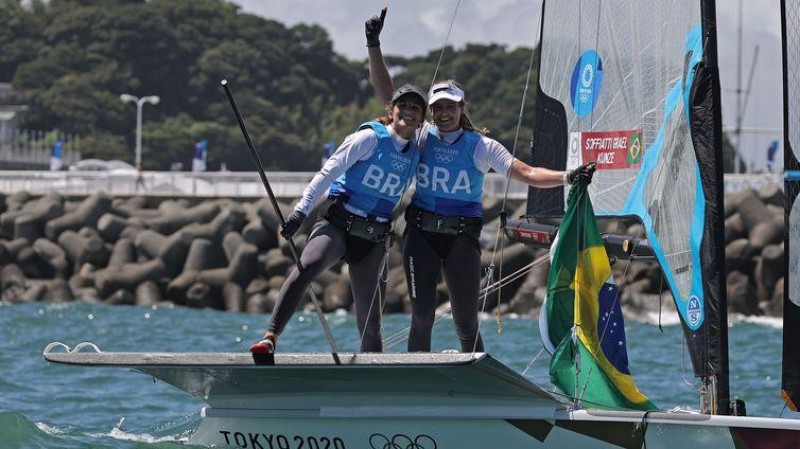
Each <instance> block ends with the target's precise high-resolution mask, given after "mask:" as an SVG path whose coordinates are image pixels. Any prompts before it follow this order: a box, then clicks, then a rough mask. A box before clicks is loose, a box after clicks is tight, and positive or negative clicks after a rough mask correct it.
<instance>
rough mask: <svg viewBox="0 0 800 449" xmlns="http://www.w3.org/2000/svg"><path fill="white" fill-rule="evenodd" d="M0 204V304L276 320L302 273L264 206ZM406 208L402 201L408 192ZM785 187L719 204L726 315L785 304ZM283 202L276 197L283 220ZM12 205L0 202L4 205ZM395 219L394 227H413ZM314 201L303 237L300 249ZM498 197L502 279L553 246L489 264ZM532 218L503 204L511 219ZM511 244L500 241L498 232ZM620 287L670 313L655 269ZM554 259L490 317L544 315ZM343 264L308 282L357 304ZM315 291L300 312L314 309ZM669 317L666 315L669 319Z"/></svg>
mask: <svg viewBox="0 0 800 449" xmlns="http://www.w3.org/2000/svg"><path fill="white" fill-rule="evenodd" d="M2 198H3V199H4V201H3V202H2V203H0V211H2V213H1V214H0V267H1V268H0V287H2V296H1V297H0V298H1V299H2V301H4V302H8V303H21V302H31V301H73V300H80V301H87V302H105V303H108V304H125V305H137V306H152V305H169V304H175V305H178V306H187V307H199V308H202V307H211V308H214V309H219V310H226V311H233V312H247V313H258V314H265V313H269V312H270V311H271V310H272V308H273V306H274V304H275V301H276V299H277V296H278V291H279V290H280V288H281V285H282V284H283V281H284V279H285V277H286V275H287V274H288V273H289V271H290V270H291V269H292V268H293V267H294V262H293V260H292V259H291V253H290V251H289V248H288V245H287V242H286V241H285V240H284V239H283V238H282V237H280V235H279V233H278V229H279V224H278V223H279V220H278V217H277V215H276V214H275V213H274V211H273V210H272V207H271V205H270V203H269V201H268V200H266V199H257V200H254V199H252V198H246V199H239V200H234V199H218V198H214V199H209V198H191V199H189V198H183V199H170V198H157V197H144V196H130V197H116V198H112V197H110V196H108V195H106V194H105V193H102V192H101V193H97V194H94V195H91V196H88V197H85V198H67V197H64V196H61V195H58V194H55V193H50V194H46V195H44V196H34V195H31V194H29V193H28V192H25V191H21V192H17V193H15V194H12V195H8V196H4V197H2ZM406 201H407V198H406ZM783 201H784V196H783V192H782V190H781V189H780V186H779V185H777V184H768V185H766V186H764V187H762V188H761V189H760V190H759V191H755V190H753V189H744V190H742V191H740V192H738V193H735V194H731V195H728V196H727V197H726V203H725V217H726V221H725V236H726V245H727V246H726V266H727V273H726V277H727V285H728V298H729V311H730V312H731V313H741V314H744V315H768V316H781V315H782V305H783V282H784V281H783V267H784V265H785V258H784V246H783V236H784V220H783V206H782V205H783ZM291 204H293V203H289V202H285V203H281V208H282V212H283V214H284V216H286V215H287V214H288V213H289V212H290V211H291ZM3 206H4V207H3ZM401 206H402V207H399V208H398V209H397V211H396V213H395V215H396V216H397V218H396V221H395V226H394V228H395V232H397V233H402V231H403V229H405V222H404V219H403V217H402V215H401V214H400V212H401V211H402V210H404V209H405V205H404V204H403V205H401ZM322 207H324V205H321V206H318V207H317V208H316V209H315V210H314V211H313V212H312V213H311V215H310V216H309V218H308V219H307V220H306V222H305V223H304V224H303V226H302V227H301V229H300V230H299V231H298V233H297V236H296V237H295V242H296V244H297V246H298V249H302V247H303V246H304V245H305V238H306V235H307V233H308V232H309V230H310V228H311V226H312V225H313V222H314V221H315V217H316V215H317V213H318V212H319V211H320V209H321V208H322ZM501 207H502V202H501V200H500V199H497V198H488V197H487V198H486V199H485V200H484V214H485V217H486V218H485V224H484V230H483V233H482V235H481V245H482V247H483V255H482V263H483V266H484V267H487V266H489V265H490V264H491V263H492V262H493V263H494V265H495V267H496V269H495V273H494V277H495V280H497V279H498V276H499V274H500V273H499V271H500V270H499V267H501V266H502V273H503V274H504V275H508V274H511V273H514V272H516V271H517V270H519V269H521V268H523V267H524V266H525V265H527V264H529V263H530V262H531V261H532V260H533V259H534V258H535V257H541V256H543V255H545V254H546V250H543V249H533V248H530V247H527V246H524V245H522V244H520V243H516V242H510V241H508V240H504V241H503V245H504V249H503V251H502V255H503V259H502V261H501V260H500V259H499V257H500V255H499V252H498V254H497V255H496V256H495V260H494V261H492V248H493V246H494V242H495V239H496V237H497V232H498V228H499V219H498V218H497V217H498V213H499V212H500V209H501ZM523 211H524V203H523V202H522V201H518V200H516V201H509V202H508V203H507V206H506V212H507V213H508V215H509V216H510V217H515V216H519V215H521V214H522V212H523ZM601 227H603V229H604V230H605V231H606V232H614V233H618V234H628V235H633V236H641V235H643V232H644V230H643V228H642V227H641V225H639V224H637V223H634V222H631V221H620V220H614V221H601ZM501 238H502V239H505V237H504V236H502V237H501ZM401 249H402V235H398V236H397V238H396V239H395V243H394V245H393V246H392V248H391V249H390V253H389V258H388V260H389V275H388V281H387V282H388V285H387V293H386V304H385V306H384V313H396V312H409V311H410V302H409V298H408V292H407V288H406V283H405V276H404V273H403V268H402V255H401ZM613 269H614V273H615V278H616V279H617V282H618V284H619V285H620V286H621V291H622V296H621V300H622V304H623V310H624V311H625V313H626V315H628V316H629V317H633V318H641V319H646V316H647V315H648V314H651V313H658V312H659V311H660V310H662V309H663V310H665V311H669V310H674V306H673V302H672V298H671V295H670V293H669V291H668V290H665V289H666V286H665V282H664V281H663V276H662V273H661V271H660V269H659V268H658V266H656V265H650V264H643V263H628V262H627V261H618V262H616V263H615V264H614V265H613ZM548 270H549V263H545V264H544V265H543V266H542V267H541V268H539V269H537V270H534V271H532V272H530V273H529V274H526V275H524V276H521V277H520V278H519V279H517V280H514V281H512V282H510V283H509V284H507V285H504V286H503V288H502V289H501V290H500V291H497V292H493V293H492V294H490V295H487V297H486V306H485V308H484V310H485V311H487V312H489V311H493V310H495V309H496V308H497V307H498V304H499V311H500V312H501V313H516V314H520V315H537V314H538V309H539V306H540V305H541V303H542V300H543V299H544V295H545V293H546V281H547V273H548ZM348 279H349V278H348V273H347V266H346V265H345V264H343V263H340V264H337V265H335V266H334V267H333V268H332V269H331V270H328V271H327V272H325V273H323V274H322V275H321V276H320V277H319V278H318V279H317V280H316V281H315V282H314V283H312V285H311V288H312V289H313V290H314V292H315V293H316V294H317V297H318V298H319V299H320V301H321V304H322V306H323V309H324V310H325V311H326V312H328V311H332V310H336V309H346V310H351V309H352V294H351V292H350V285H349V280H348ZM437 294H438V302H439V303H440V305H441V304H445V303H446V302H447V291H446V287H445V285H444V283H443V281H442V282H440V284H439V286H438V287H437ZM309 299H310V296H309V295H308V294H307V295H306V298H305V300H304V301H303V302H302V304H303V305H302V307H310V306H311V305H310V302H309V301H308V300H309ZM667 313H669V312H667Z"/></svg>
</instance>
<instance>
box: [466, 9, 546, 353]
mask: <svg viewBox="0 0 800 449" xmlns="http://www.w3.org/2000/svg"><path fill="white" fill-rule="evenodd" d="M541 24H542V21H541V20H539V21H537V25H536V34H535V36H539V32H540V28H541ZM535 55H536V45H533V49H532V50H531V58H530V60H529V61H528V73H527V75H526V76H525V87H524V88H523V90H522V100H521V101H520V105H519V114H518V115H517V127H516V130H515V131H514V145H513V146H512V148H511V158H512V159H511V160H512V164H513V160H514V159H516V155H517V144H518V142H519V131H520V129H521V128H522V117H523V115H524V114H525V99H526V98H527V94H528V87H529V86H530V81H531V73H532V72H533V60H534V59H535V58H534V57H535ZM510 186H511V176H510V172H509V173H507V174H506V178H505V186H504V188H503V202H502V205H501V207H500V214H501V216H502V217H504V216H505V215H506V204H507V202H508V190H509V188H510ZM502 221H503V222H504V221H505V220H502ZM504 226H505V223H502V226H498V227H497V232H496V233H495V238H494V246H493V247H492V257H491V259H490V260H491V262H490V263H489V268H490V269H491V271H492V272H493V271H494V261H495V256H496V255H497V246H498V244H499V245H500V268H499V271H498V274H499V277H500V279H502V278H503V256H504V255H505V248H506V239H502V242H501V239H500V235H501V234H502V228H503V227H504ZM500 298H501V295H500V290H499V288H498V292H497V306H496V310H497V315H496V322H497V333H498V334H502V333H503V323H502V319H501V318H500ZM487 299H488V298H487V295H486V294H484V297H483V303H482V304H481V312H483V313H485V311H486V302H487ZM480 331H481V323H480V321H479V322H478V335H480ZM477 344H478V339H477V337H476V338H475V345H477ZM472 352H475V349H474V347H473V351H472Z"/></svg>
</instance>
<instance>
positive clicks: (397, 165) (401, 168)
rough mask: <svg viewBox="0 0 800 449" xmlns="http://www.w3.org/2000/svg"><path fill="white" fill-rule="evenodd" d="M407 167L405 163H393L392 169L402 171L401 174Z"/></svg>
mask: <svg viewBox="0 0 800 449" xmlns="http://www.w3.org/2000/svg"><path fill="white" fill-rule="evenodd" d="M406 165H407V164H406V163H405V162H400V161H392V168H394V169H395V170H397V171H401V172H402V171H406Z"/></svg>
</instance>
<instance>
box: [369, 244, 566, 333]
mask: <svg viewBox="0 0 800 449" xmlns="http://www.w3.org/2000/svg"><path fill="white" fill-rule="evenodd" d="M549 260H550V256H549V253H545V254H543V255H542V256H541V257H539V258H537V259H535V260H534V261H533V262H531V263H529V264H528V265H525V266H524V267H522V268H520V269H519V270H517V271H515V272H514V273H512V274H510V275H509V276H508V277H506V278H505V279H499V280H497V281H496V282H494V283H492V284H490V285H487V286H486V287H484V288H483V289H482V290H481V292H480V294H481V295H483V294H484V293H492V292H494V291H495V290H497V289H499V288H500V287H502V286H504V285H506V284H509V283H511V282H514V281H516V280H518V279H520V278H522V277H523V276H526V275H527V274H528V273H530V272H531V271H533V270H535V269H538V268H541V267H542V266H543V265H545V264H546V263H547V262H548V261H549ZM450 310H451V308H450V306H449V305H448V306H446V307H443V308H441V309H440V310H439V312H437V313H436V317H435V318H434V324H435V323H437V322H439V321H440V320H442V319H443V318H445V317H447V316H449V315H450ZM409 329H410V327H408V326H407V327H406V328H405V329H402V330H400V331H399V332H396V333H394V334H392V335H391V336H389V337H387V338H386V339H384V340H383V346H384V349H388V348H391V347H392V346H395V345H396V344H398V343H400V342H402V341H405V340H406V339H407V338H408V331H409Z"/></svg>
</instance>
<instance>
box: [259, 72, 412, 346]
mask: <svg viewBox="0 0 800 449" xmlns="http://www.w3.org/2000/svg"><path fill="white" fill-rule="evenodd" d="M390 105H391V107H390V108H388V109H387V110H388V111H389V115H388V117H383V118H381V119H378V120H375V121H371V122H367V123H364V124H362V125H361V126H360V127H359V128H358V130H357V131H356V132H355V133H353V134H351V135H349V136H348V137H347V138H346V139H345V140H344V142H343V143H342V145H341V146H340V147H339V148H338V149H337V150H336V152H335V153H334V154H333V155H332V156H331V157H330V159H328V161H327V162H325V165H324V166H323V167H322V169H321V170H320V171H319V172H318V173H317V174H316V175H315V176H314V178H313V179H312V180H311V183H310V184H309V185H308V187H306V189H305V190H304V191H303V197H302V198H301V199H300V201H298V203H297V205H295V207H294V211H293V212H292V213H291V214H289V216H288V217H287V219H286V224H285V226H284V227H283V228H282V230H281V235H283V236H284V237H286V238H290V237H291V236H292V235H294V234H295V233H296V232H297V230H298V228H300V225H301V224H302V223H303V221H304V220H305V218H306V217H307V216H308V214H309V211H310V210H311V209H312V208H313V207H314V204H315V203H316V202H317V201H318V200H319V199H320V198H321V197H322V196H323V193H324V192H325V191H326V189H328V186H329V185H330V189H328V194H327V196H328V198H329V199H330V200H332V205H331V206H330V208H329V209H328V212H327V213H326V214H325V215H324V217H323V218H321V219H320V220H319V221H318V222H317V223H316V224H315V226H314V228H313V230H312V231H311V233H310V235H309V237H308V243H307V244H306V247H305V249H304V250H303V252H302V254H301V255H300V264H301V265H302V267H303V270H302V271H300V270H298V269H297V268H295V269H294V270H292V272H291V274H290V275H289V277H288V278H287V279H286V282H285V283H284V284H283V287H282V288H281V291H280V294H279V296H278V301H277V303H276V304H275V309H274V310H273V312H272V319H271V320H270V322H269V328H268V329H267V331H266V333H265V334H264V337H263V339H262V340H261V341H259V342H257V343H255V344H253V345H252V346H250V352H252V353H253V354H256V355H267V354H272V353H274V352H275V346H276V344H277V342H278V337H279V336H280V335H281V333H282V332H283V329H284V327H285V326H286V324H287V323H288V322H289V319H291V317H292V315H293V314H294V312H295V310H297V306H298V304H299V302H300V299H301V297H302V296H303V294H304V293H305V291H306V288H308V286H309V284H310V283H311V282H312V281H313V280H314V279H315V278H316V277H317V276H318V275H319V274H320V273H322V272H323V271H325V270H327V269H328V268H330V267H331V266H333V265H334V264H336V263H337V262H339V261H340V260H344V261H346V262H347V263H348V264H349V265H350V284H351V289H352V291H353V301H354V303H355V308H356V321H357V323H358V331H359V334H360V335H361V347H360V350H361V351H362V352H380V351H382V349H383V342H382V339H381V324H380V322H381V306H382V305H381V304H380V301H378V302H376V301H375V300H374V298H376V297H379V296H381V297H382V294H383V289H384V288H385V287H384V286H383V285H382V284H383V283H382V282H380V281H379V280H380V278H381V274H382V273H381V268H382V266H383V265H382V261H383V258H384V257H385V255H386V239H387V238H388V236H389V233H390V231H391V222H390V221H391V218H392V210H393V209H394V207H395V205H396V204H397V203H398V201H399V200H400V198H401V197H402V195H403V192H405V189H406V187H407V185H408V183H409V182H410V179H411V178H412V177H413V175H414V173H415V171H416V167H417V163H418V161H419V149H418V147H417V146H416V145H415V144H414V143H413V142H412V140H411V138H412V137H413V136H414V133H415V131H416V130H417V129H418V128H419V126H420V125H421V124H422V123H423V121H424V120H425V111H426V109H427V107H426V106H427V99H426V97H425V92H424V91H423V90H422V89H420V88H419V87H416V86H412V85H410V84H408V85H405V86H403V87H401V88H400V89H398V90H397V91H396V92H394V93H393V95H392V97H391V101H390ZM379 290H380V295H379V294H378V293H379Z"/></svg>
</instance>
